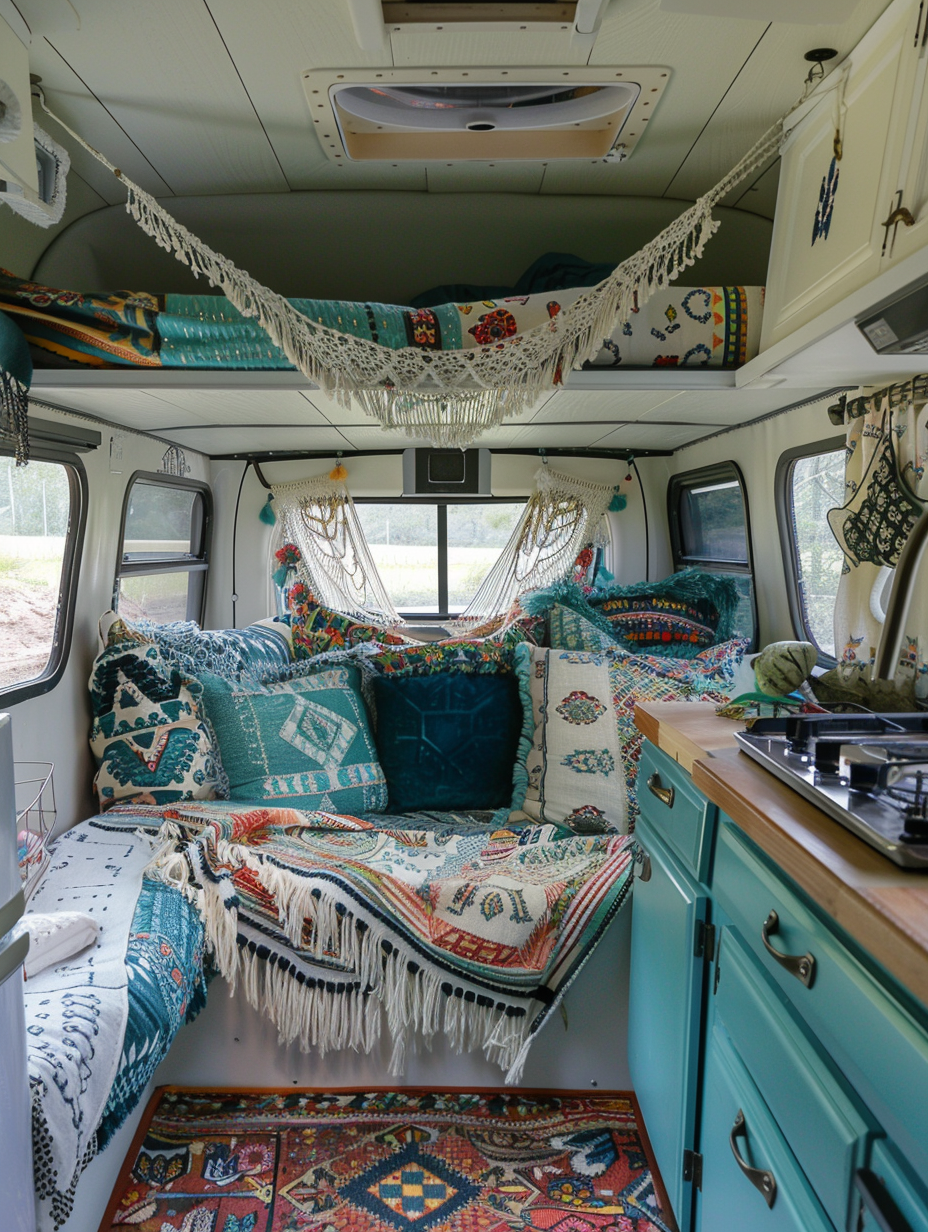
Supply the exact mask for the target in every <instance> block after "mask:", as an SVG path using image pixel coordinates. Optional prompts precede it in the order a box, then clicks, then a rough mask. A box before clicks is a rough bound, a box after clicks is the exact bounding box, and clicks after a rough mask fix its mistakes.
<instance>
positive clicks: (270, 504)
mask: <svg viewBox="0 0 928 1232" xmlns="http://www.w3.org/2000/svg"><path fill="white" fill-rule="evenodd" d="M258 517H259V518H260V519H261V521H262V522H264V523H265V525H267V526H273V525H274V524H275V522H276V521H277V514H276V513H275V512H274V493H273V492H268V494H267V500H266V501H265V502H264V504H263V505H262V506H261V512H260V513H259V514H258Z"/></svg>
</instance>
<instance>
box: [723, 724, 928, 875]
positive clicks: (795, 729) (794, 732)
mask: <svg viewBox="0 0 928 1232" xmlns="http://www.w3.org/2000/svg"><path fill="white" fill-rule="evenodd" d="M735 739H736V740H737V741H738V744H739V745H740V746H741V748H742V749H743V750H744V752H745V753H747V754H748V756H749V757H752V758H753V759H754V760H755V761H757V762H759V763H760V764H761V765H762V766H764V767H766V769H768V770H770V771H772V773H773V774H775V775H776V776H777V778H778V779H782V781H783V782H784V783H787V784H789V786H790V787H794V788H795V789H796V791H798V792H799V793H800V795H802V796H804V797H805V798H806V799H807V800H810V801H811V802H812V803H813V804H815V805H817V806H818V807H819V808H820V809H822V811H823V812H825V813H827V814H828V815H829V816H830V817H833V818H834V819H835V821H838V822H840V823H841V825H843V826H846V827H847V829H848V830H852V831H853V832H854V833H855V834H856V835H857V836H858V837H859V838H862V839H863V840H864V842H865V843H869V844H870V846H871V847H875V848H876V849H877V851H881V852H882V853H883V854H884V855H885V856H888V857H889V858H890V860H893V861H894V862H895V863H896V864H899V865H902V866H903V867H905V868H921V869H926V870H928V714H923V713H917V714H808V715H792V716H790V717H789V718H786V719H756V720H755V721H754V723H753V725H752V726H751V727H750V729H749V730H748V731H743V732H737V733H736V735H735Z"/></svg>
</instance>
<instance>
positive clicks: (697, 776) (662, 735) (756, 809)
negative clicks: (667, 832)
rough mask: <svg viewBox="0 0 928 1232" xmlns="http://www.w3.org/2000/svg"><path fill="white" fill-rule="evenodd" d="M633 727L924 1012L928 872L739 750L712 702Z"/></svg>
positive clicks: (664, 706)
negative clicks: (891, 856) (901, 862)
mask: <svg viewBox="0 0 928 1232" xmlns="http://www.w3.org/2000/svg"><path fill="white" fill-rule="evenodd" d="M635 723H636V725H637V726H638V728H639V729H640V730H641V731H642V732H644V734H645V735H646V736H647V737H648V739H649V740H651V741H652V743H654V744H656V745H657V746H658V748H660V749H663V751H664V752H666V753H667V754H669V756H671V757H673V758H674V759H675V760H676V761H678V762H679V763H680V765H681V766H683V767H684V768H685V769H686V770H688V771H689V772H690V773H691V774H692V776H693V782H694V784H695V785H696V786H697V787H698V788H699V790H700V791H701V792H702V793H703V794H704V795H705V796H707V797H708V799H710V800H711V801H712V802H713V803H714V804H717V805H718V806H719V808H720V809H722V811H723V812H724V813H726V814H727V815H728V816H729V817H730V818H731V819H732V820H733V821H734V822H736V824H737V825H738V826H740V828H741V829H742V830H743V831H744V832H745V834H747V835H748V836H749V837H750V838H751V839H752V840H753V841H754V842H755V843H756V844H757V845H758V847H760V848H761V850H762V851H764V852H766V854H767V855H768V856H769V857H770V858H771V859H772V860H773V861H774V863H776V864H777V865H779V867H780V868H782V870H783V871H784V872H785V873H786V874H787V876H789V877H791V878H792V879H793V881H795V882H796V883H797V885H799V886H801V887H802V889H803V890H805V892H806V893H807V894H808V895H809V896H810V897H811V898H812V899H813V901H814V902H816V903H817V904H818V905H819V907H820V908H821V909H822V910H823V911H824V912H826V914H828V915H829V916H831V917H832V919H834V920H835V921H836V923H837V924H838V925H839V926H840V927H841V928H843V929H844V931H845V932H846V933H848V934H849V935H850V936H851V937H853V938H854V940H855V941H857V942H858V944H859V945H861V946H862V947H863V948H864V949H865V950H867V951H868V953H870V954H872V956H873V957H874V958H875V959H876V960H877V962H879V963H881V964H882V965H883V966H884V967H885V968H886V970H887V971H889V972H890V973H891V974H892V975H894V976H895V977H896V979H898V980H899V981H900V983H901V984H903V985H904V986H905V987H906V988H907V989H908V990H909V991H910V992H911V993H912V995H913V996H914V997H916V998H917V999H918V1000H919V1001H921V1002H922V1004H923V1005H925V1006H928V873H922V872H912V871H907V870H905V869H901V868H898V867H897V866H896V865H895V864H893V863H892V862H891V861H890V860H887V859H886V857H885V856H881V855H880V854H879V852H877V851H875V850H874V849H873V848H872V847H870V846H868V845H867V844H866V843H864V842H863V841H862V840H861V839H859V838H856V837H855V836H854V835H853V834H851V833H850V831H848V830H845V829H844V828H843V827H842V826H840V825H839V824H838V823H837V822H836V821H833V820H832V819H831V818H830V817H828V816H827V815H826V814H825V813H823V812H822V811H821V810H820V809H817V808H816V807H815V806H814V805H813V804H810V803H809V802H808V801H807V800H805V799H804V798H803V797H802V796H800V795H799V793H798V792H796V791H793V790H792V788H790V787H787V785H786V784H785V783H781V782H780V780H779V779H777V778H775V777H774V775H772V774H771V773H770V772H769V771H767V770H765V769H764V768H763V767H762V766H759V765H757V763H756V762H753V761H752V760H751V759H750V758H749V757H748V756H747V755H746V754H744V753H742V752H741V751H740V750H739V749H738V746H737V745H736V743H735V739H734V733H735V732H736V731H738V729H739V725H738V724H737V723H735V722H733V721H731V720H729V719H720V718H719V717H718V716H717V715H716V714H715V707H714V705H713V704H712V703H710V702H651V703H642V704H641V705H639V706H636V707H635Z"/></svg>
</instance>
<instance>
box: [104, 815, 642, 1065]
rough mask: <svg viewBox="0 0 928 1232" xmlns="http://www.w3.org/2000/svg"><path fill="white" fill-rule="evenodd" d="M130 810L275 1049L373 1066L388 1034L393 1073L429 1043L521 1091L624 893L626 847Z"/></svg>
mask: <svg viewBox="0 0 928 1232" xmlns="http://www.w3.org/2000/svg"><path fill="white" fill-rule="evenodd" d="M113 812H114V810H111V812H110V814H108V816H109V818H110V820H112V819H113ZM132 812H133V814H134V822H135V824H138V822H139V821H140V820H142V821H143V823H144V824H148V825H151V824H153V822H154V820H155V819H156V818H160V819H161V820H162V822H163V825H162V829H161V834H160V837H161V839H162V840H165V841H169V846H168V849H167V850H166V851H164V852H163V854H162V855H161V857H160V858H159V860H158V861H157V866H156V868H155V869H154V870H153V875H155V876H157V877H160V878H161V879H163V880H164V881H165V882H167V883H168V884H171V885H174V886H177V887H178V888H179V889H181V890H183V891H184V892H185V893H186V894H187V895H188V897H190V898H191V899H193V900H194V901H195V902H196V904H197V906H198V908H199V910H200V914H201V916H202V917H203V919H204V922H205V926H206V934H207V940H208V944H209V946H210V947H211V948H212V950H213V953H214V958H215V962H216V964H217V966H218V967H219V970H220V971H221V972H222V974H223V975H224V976H225V977H226V979H227V980H228V981H229V982H230V983H231V984H232V985H233V986H235V985H241V987H242V989H243V991H244V993H245V996H246V997H247V999H248V1000H249V1002H250V1003H251V1004H252V1005H253V1006H255V1008H257V1009H259V1010H261V1011H263V1012H264V1013H266V1014H267V1015H268V1016H269V1017H270V1018H271V1020H272V1021H273V1022H274V1023H275V1025H276V1026H277V1027H278V1029H279V1031H280V1033H281V1036H282V1037H283V1038H284V1039H285V1040H287V1041H291V1040H294V1039H298V1040H299V1041H300V1044H301V1046H302V1047H304V1048H308V1047H313V1048H317V1049H319V1050H320V1051H325V1050H326V1049H336V1048H345V1047H351V1048H355V1049H360V1050H363V1051H365V1052H369V1051H370V1050H371V1049H372V1048H373V1047H374V1045H375V1044H376V1043H377V1041H378V1039H379V1037H380V1032H381V1025H382V1021H384V1020H385V1022H386V1025H387V1029H388V1031H389V1035H390V1038H391V1041H392V1044H393V1054H392V1058H391V1070H392V1071H393V1072H399V1071H400V1070H401V1069H402V1066H403V1062H404V1056H405V1051H406V1048H407V1046H408V1045H412V1044H413V1043H414V1042H415V1040H416V1039H417V1038H418V1039H421V1040H424V1041H426V1042H427V1041H428V1040H429V1039H430V1038H432V1037H433V1036H434V1035H436V1034H437V1033H441V1034H444V1035H447V1036H448V1037H449V1039H450V1040H451V1042H452V1044H453V1046H454V1047H455V1048H456V1049H457V1050H458V1051H461V1050H463V1049H465V1048H466V1049H476V1048H480V1049H482V1050H483V1052H484V1053H485V1055H486V1056H487V1058H488V1059H489V1060H492V1061H494V1062H496V1063H497V1064H499V1065H500V1066H501V1067H502V1068H503V1069H504V1070H505V1071H506V1081H507V1082H518V1080H519V1076H520V1074H521V1071H522V1067H523V1064H524V1061H525V1057H526V1054H527V1052H528V1049H529V1046H530V1044H531V1042H532V1040H533V1039H534V1038H535V1035H536V1034H537V1032H538V1030H539V1029H540V1028H541V1026H542V1025H543V1023H544V1022H545V1021H546V1020H547V1018H548V1016H549V1015H550V1014H551V1012H552V1010H553V1009H554V1008H555V1006H556V1005H557V1004H558V1002H559V1000H560V998H561V997H562V995H563V993H564V992H565V991H566V989H567V987H568V985H569V984H570V982H571V980H572V979H573V977H574V976H575V975H576V974H577V972H578V971H579V970H580V968H581V967H582V966H583V964H584V962H585V961H586V959H587V958H588V957H589V955H590V953H591V951H592V949H593V948H594V946H595V944H596V942H597V941H598V940H599V938H600V937H601V936H602V934H603V932H604V930H605V928H606V926H607V924H608V923H609V922H610V920H611V919H612V917H613V916H614V915H615V914H616V912H617V911H618V910H619V908H620V907H621V906H622V904H623V903H624V901H625V899H626V897H627V895H628V892H629V890H630V888H631V872H632V862H633V845H632V844H633V840H632V839H630V838H629V837H628V836H626V835H619V834H599V835H595V836H577V835H574V834H569V833H567V832H566V831H564V830H563V829H562V828H561V827H559V826H556V825H534V824H519V825H514V826H511V827H510V826H508V825H507V826H506V827H505V828H501V829H494V828H493V825H492V824H486V822H483V823H482V824H481V820H480V819H479V818H478V819H477V820H476V821H475V819H474V817H473V816H472V815H460V816H459V817H458V816H455V815H453V814H447V813H445V814H414V815H410V816H405V817H378V818H377V819H376V821H375V820H374V819H372V818H370V817H368V818H363V817H361V818H355V817H344V816H343V817H337V816H334V815H331V814H326V813H316V812H300V811H297V810H291V809H275V808H265V807H255V806H251V805H247V804H246V805H240V806H238V807H236V806H235V805H233V804H230V803H228V802H217V801H211V802H192V803H189V804H183V805H174V806H172V807H170V808H165V809H157V808H154V807H153V806H152V807H139V806H137V805H133V806H132ZM492 819H493V815H492V814H488V815H487V819H486V820H487V821H490V822H491V823H492Z"/></svg>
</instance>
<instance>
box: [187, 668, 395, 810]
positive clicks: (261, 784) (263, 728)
mask: <svg viewBox="0 0 928 1232" xmlns="http://www.w3.org/2000/svg"><path fill="white" fill-rule="evenodd" d="M202 681H203V686H204V695H203V696H204V704H205V706H206V712H207V714H208V715H209V718H210V721H211V722H212V724H213V726H214V728H215V730H216V736H217V739H218V741H219V748H220V750H221V751H222V756H223V762H224V763H225V764H226V766H227V770H228V773H229V798H230V799H232V800H269V801H273V802H274V803H275V804H278V805H282V806H284V807H290V808H300V809H321V810H323V811H326V812H330V813H357V812H368V813H377V812H383V810H384V809H385V808H386V805H387V791H386V783H385V779H384V774H383V770H382V769H381V766H380V763H379V761H378V760H377V751H376V748H375V746H374V740H373V736H372V735H371V730H370V726H369V724H368V719H367V711H366V709H365V706H364V700H363V698H362V697H361V694H360V691H359V687H358V685H359V679H358V672H357V668H356V667H354V666H351V665H347V664H346V665H344V666H333V667H324V668H322V669H321V670H320V671H317V672H315V673H314V674H313V675H311V676H304V677H302V678H301V679H294V680H282V681H279V682H277V683H275V684H267V685H263V686H255V687H250V686H239V685H234V684H230V683H229V682H228V681H225V680H222V679H220V677H218V676H213V675H211V674H206V675H204V676H203V677H202Z"/></svg>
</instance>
